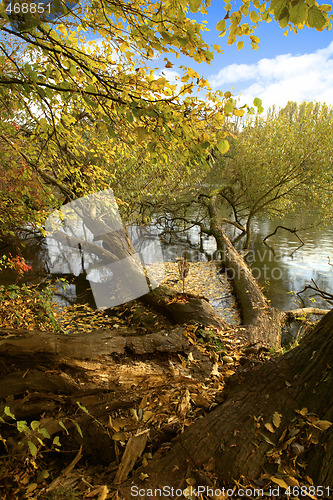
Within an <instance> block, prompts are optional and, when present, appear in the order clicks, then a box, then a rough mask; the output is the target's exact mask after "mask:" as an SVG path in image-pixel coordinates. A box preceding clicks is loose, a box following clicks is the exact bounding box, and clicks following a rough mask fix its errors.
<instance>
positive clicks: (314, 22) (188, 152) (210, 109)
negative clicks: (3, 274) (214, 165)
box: [0, 0, 331, 225]
mask: <svg viewBox="0 0 333 500" xmlns="http://www.w3.org/2000/svg"><path fill="white" fill-rule="evenodd" d="M58 4H59V2H58ZM58 4H57V5H56V2H55V3H54V5H55V9H56V11H57V12H58V13H59V9H60V11H61V6H60V4H59V5H58ZM209 5H210V1H209V0H203V1H201V0H191V1H190V2H188V1H187V0H186V1H185V0H163V2H162V1H154V2H151V1H150V0H134V1H132V0H131V1H123V0H120V1H117V2H115V1H113V0H89V1H87V2H84V3H80V4H78V5H76V6H75V7H74V8H73V10H70V9H68V8H67V7H66V8H64V10H63V13H62V15H60V16H59V15H57V16H56V15H55V16H54V17H55V19H54V20H53V21H52V23H48V22H47V19H45V17H44V19H43V15H40V16H38V15H34V16H31V15H28V14H27V15H26V14H24V13H22V12H21V13H20V14H15V13H14V14H13V13H9V12H8V11H6V4H5V3H3V4H2V5H1V6H0V28H1V39H0V108H1V111H2V121H1V124H0V140H1V144H2V147H3V151H4V161H3V163H2V165H1V169H2V175H3V178H4V179H5V182H3V184H2V186H1V189H2V193H1V203H2V206H1V207H0V213H1V214H4V213H5V212H6V210H7V208H8V203H9V204H11V206H12V207H15V210H16V215H15V216H14V219H15V218H16V219H17V220H18V221H20V223H22V220H24V215H23V212H24V211H26V214H25V215H26V218H27V219H31V218H34V217H35V216H36V213H37V212H38V210H37V211H36V207H37V209H40V210H39V213H42V212H43V211H44V212H45V213H46V210H47V209H52V207H54V206H55V205H56V204H57V203H63V202H64V201H68V200H69V199H73V198H75V197H77V196H82V195H84V194H87V193H89V192H93V191H96V190H99V189H104V188H106V187H110V186H111V187H113V188H114V189H115V192H116V195H117V196H118V197H121V199H122V200H123V202H124V204H123V206H124V207H127V208H128V205H129V204H130V203H131V201H133V200H135V201H138V200H140V199H142V197H143V196H147V195H152V194H154V195H155V194H158V193H161V192H163V190H164V192H165V191H166V190H167V189H168V190H169V192H176V191H175V190H176V189H177V188H180V187H182V188H186V182H187V180H188V182H192V181H193V179H194V178H196V179H197V180H198V179H200V176H202V170H203V167H207V165H208V164H209V162H210V159H211V154H212V152H213V151H214V150H216V148H217V149H218V150H219V151H220V152H221V153H225V152H226V151H227V150H228V147H229V145H228V142H227V137H228V123H227V122H228V120H229V118H230V117H232V116H239V117H241V116H242V115H243V114H244V113H245V111H246V108H243V109H238V108H237V105H236V104H237V103H236V101H235V100H234V99H233V98H232V96H231V93H230V92H225V93H222V92H220V91H219V92H216V93H212V92H211V89H210V88H209V85H208V84H207V82H206V81H205V80H204V79H203V78H202V77H201V76H200V75H199V74H198V73H197V72H195V71H194V70H193V69H191V68H189V67H183V68H182V69H183V75H182V77H181V79H180V81H179V84H178V85H172V84H170V83H169V82H168V81H167V79H166V78H165V76H164V75H163V73H161V72H158V71H157V70H154V69H152V64H153V61H154V58H155V57H156V56H159V55H161V54H162V55H165V58H164V61H165V67H166V68H171V67H172V62H171V61H170V60H169V59H168V57H169V58H171V55H172V57H176V58H177V57H179V56H180V55H181V54H182V55H186V56H189V57H190V58H192V59H193V60H194V61H196V62H198V63H201V62H205V63H208V64H209V63H210V62H211V60H212V59H213V56H214V51H220V50H221V49H220V47H218V46H214V50H212V49H211V48H210V47H209V46H208V45H207V44H206V42H205V41H204V33H205V30H206V27H205V25H204V24H203V23H200V22H197V21H195V20H193V19H191V13H197V12H199V11H200V12H201V13H202V14H206V12H207V9H208V8H209ZM238 5H239V3H238ZM225 9H226V15H225V19H222V20H221V21H219V23H218V25H217V29H218V30H219V31H220V32H221V35H224V34H226V33H228V43H229V44H231V43H234V42H235V41H236V39H238V38H239V37H240V36H247V37H249V38H250V40H251V43H252V46H253V47H254V48H255V47H256V44H257V43H258V42H259V40H258V39H257V37H255V36H254V35H253V33H254V30H255V28H256V27H257V26H258V24H259V23H260V22H269V21H270V19H271V18H273V19H274V20H276V21H277V22H279V24H280V25H281V26H282V27H283V28H286V29H289V28H292V29H295V30H297V29H301V28H302V26H303V25H304V26H305V25H306V26H309V27H313V28H316V29H318V30H322V29H324V28H330V27H331V25H330V21H331V14H330V7H329V6H328V5H319V4H318V3H317V2H316V1H315V0H307V1H303V0H299V1H297V0H293V1H292V2H291V1H289V0H272V1H271V2H269V1H266V2H259V1H258V0H254V1H250V0H242V2H241V6H240V8H239V9H238V7H236V4H231V3H228V2H226V5H225ZM237 9H238V10H237ZM286 21H287V23H286ZM91 37H93V40H91ZM239 48H240V45H239ZM168 54H170V56H168ZM197 91H200V92H206V97H205V98H199V97H198V96H197V95H196V92H197ZM254 104H255V105H256V106H257V107H258V109H259V110H261V108H262V107H261V101H260V100H257V101H256V102H255V103H254ZM21 168H23V171H24V176H23V177H22V183H24V187H23V186H22V189H23V190H24V193H25V201H24V204H23V205H22V200H20V201H19V199H20V196H19V194H20V193H19V191H20V189H19V188H20V184H18V185H17V186H16V194H15V193H12V195H11V196H8V190H7V192H6V189H7V187H6V186H7V185H8V182H9V183H12V182H13V181H12V176H13V175H14V173H16V172H18V173H20V172H21V173H22V174H23V171H21ZM20 182H21V181H20ZM37 186H38V189H37V188H36V187H37ZM36 193H37V195H36ZM7 211H8V210H7ZM128 211H129V212H131V209H128ZM42 218H43V217H41V218H40V219H41V220H42ZM1 222H2V223H3V225H6V224H7V225H8V224H9V221H8V220H6V218H5V216H4V215H1Z"/></svg>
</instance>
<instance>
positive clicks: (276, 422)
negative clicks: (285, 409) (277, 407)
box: [273, 411, 282, 427]
mask: <svg viewBox="0 0 333 500" xmlns="http://www.w3.org/2000/svg"><path fill="white" fill-rule="evenodd" d="M281 419H282V415H281V414H280V413H278V412H277V411H276V412H274V414H273V424H274V425H275V427H280V424H281Z"/></svg>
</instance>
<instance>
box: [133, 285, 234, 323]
mask: <svg viewBox="0 0 333 500" xmlns="http://www.w3.org/2000/svg"><path fill="white" fill-rule="evenodd" d="M141 300H142V301H143V302H144V303H145V304H148V305H149V306H150V307H152V308H154V309H155V310H157V311H158V312H161V313H163V314H164V315H166V316H167V317H168V318H170V319H171V320H172V321H173V322H174V323H178V324H195V323H198V324H201V325H205V326H214V327H217V328H222V329H223V328H224V329H226V328H228V324H227V323H226V321H224V320H223V319H222V318H221V316H219V315H218V314H217V313H216V311H215V310H214V308H213V307H212V306H211V305H210V304H209V302H208V300H207V299H205V298H204V297H200V296H197V295H193V294H190V293H185V294H182V293H179V292H177V291H176V290H174V289H172V288H170V287H166V286H159V287H158V288H156V289H155V290H153V291H151V292H150V293H148V294H146V295H144V296H143V297H142V298H141Z"/></svg>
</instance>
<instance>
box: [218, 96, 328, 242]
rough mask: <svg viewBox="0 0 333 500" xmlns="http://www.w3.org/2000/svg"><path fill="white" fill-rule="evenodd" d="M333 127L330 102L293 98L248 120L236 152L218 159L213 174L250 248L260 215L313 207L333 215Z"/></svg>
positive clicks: (233, 147) (223, 201)
mask: <svg viewBox="0 0 333 500" xmlns="http://www.w3.org/2000/svg"><path fill="white" fill-rule="evenodd" d="M332 129H333V113H332V109H331V108H330V107H328V106H327V105H325V104H319V103H312V102H309V103H305V102H304V103H302V104H299V105H298V104H297V103H292V102H289V103H288V104H287V106H286V107H285V108H283V109H280V110H274V109H271V110H269V111H268V113H267V116H266V117H265V118H262V117H256V118H255V120H252V121H248V122H247V123H245V125H244V126H243V127H242V129H241V130H240V132H239V133H238V134H237V138H236V139H235V140H233V141H232V145H231V150H229V152H228V153H227V154H226V155H225V156H223V155H220V156H219V157H218V159H217V160H216V162H215V165H214V167H213V169H212V174H210V175H211V176H212V178H214V180H215V182H216V184H218V185H219V186H220V188H219V197H220V200H221V204H222V205H224V206H225V207H226V208H227V210H228V211H229V212H231V213H232V216H233V217H232V219H231V220H230V221H229V223H230V224H233V225H234V226H236V227H237V228H238V229H239V230H241V231H242V232H243V233H246V240H245V243H244V247H245V248H249V245H250V240H251V223H252V221H253V218H254V217H255V216H257V215H259V214H260V215H261V214H267V215H268V216H277V217H278V216H279V215H280V214H281V213H285V212H292V211H294V210H297V211H301V210H304V209H305V207H307V210H309V209H311V208H312V209H313V210H314V211H316V212H317V216H318V218H319V219H326V220H327V219H331V218H332V215H333V214H332V210H331V205H330V201H329V200H330V198H331V196H332V162H331V158H332V147H331V144H330V139H329V138H330V135H331V133H332ZM225 223H228V220H227V219H225Z"/></svg>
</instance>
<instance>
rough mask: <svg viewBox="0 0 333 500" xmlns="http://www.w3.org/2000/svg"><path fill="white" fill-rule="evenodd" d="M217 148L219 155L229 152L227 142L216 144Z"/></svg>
mask: <svg viewBox="0 0 333 500" xmlns="http://www.w3.org/2000/svg"><path fill="white" fill-rule="evenodd" d="M217 148H218V150H219V151H220V153H222V154H225V153H226V152H227V151H228V150H229V142H228V141H227V140H223V141H220V142H218V143H217Z"/></svg>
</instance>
